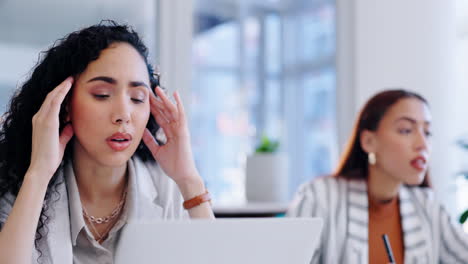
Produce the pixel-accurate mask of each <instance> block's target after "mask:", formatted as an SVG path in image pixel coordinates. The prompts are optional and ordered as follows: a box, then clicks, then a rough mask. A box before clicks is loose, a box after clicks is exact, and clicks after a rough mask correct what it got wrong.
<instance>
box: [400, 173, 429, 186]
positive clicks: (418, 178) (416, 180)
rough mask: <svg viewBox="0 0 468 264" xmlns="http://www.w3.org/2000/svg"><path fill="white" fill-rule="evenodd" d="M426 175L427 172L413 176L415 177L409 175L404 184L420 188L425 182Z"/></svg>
mask: <svg viewBox="0 0 468 264" xmlns="http://www.w3.org/2000/svg"><path fill="white" fill-rule="evenodd" d="M425 175H426V172H423V173H418V174H413V175H408V177H405V180H404V181H403V182H404V183H405V184H406V185H410V186H418V185H420V184H421V183H422V182H423V181H424V176H425Z"/></svg>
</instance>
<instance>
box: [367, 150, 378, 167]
mask: <svg viewBox="0 0 468 264" xmlns="http://www.w3.org/2000/svg"><path fill="white" fill-rule="evenodd" d="M367 160H368V161H369V164H370V165H375V163H376V162H377V158H376V156H375V153H374V152H369V154H368V155H367Z"/></svg>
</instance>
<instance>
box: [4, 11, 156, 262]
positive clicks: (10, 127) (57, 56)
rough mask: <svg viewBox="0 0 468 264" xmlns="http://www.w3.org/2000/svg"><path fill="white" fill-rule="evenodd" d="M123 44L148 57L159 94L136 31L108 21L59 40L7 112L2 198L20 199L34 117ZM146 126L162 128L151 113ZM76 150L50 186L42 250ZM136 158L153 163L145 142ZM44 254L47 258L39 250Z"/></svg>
mask: <svg viewBox="0 0 468 264" xmlns="http://www.w3.org/2000/svg"><path fill="white" fill-rule="evenodd" d="M118 42H124V43H128V44H130V45H132V46H133V47H134V48H135V49H136V50H137V51H138V53H139V54H140V55H141V57H142V58H143V59H144V61H145V63H146V65H147V69H148V73H149V76H150V85H151V87H152V90H153V92H154V89H155V87H156V86H157V85H159V78H158V76H157V75H155V74H154V72H153V71H154V70H153V67H152V66H151V65H150V63H149V62H148V49H147V48H146V46H145V45H144V44H143V42H142V39H141V38H140V36H139V35H138V34H137V33H136V32H135V31H134V30H133V29H132V28H131V27H129V26H127V25H122V24H118V23H116V22H114V21H111V20H104V21H101V22H100V23H99V24H97V25H93V26H90V27H87V28H84V29H81V30H79V31H75V32H73V33H71V34H69V35H68V36H66V37H64V38H63V39H60V40H58V41H56V42H55V43H54V44H53V45H52V47H50V48H49V49H48V50H47V51H44V52H41V54H40V55H39V59H38V63H37V64H36V66H35V68H34V69H33V70H32V73H31V75H30V78H29V79H28V80H26V81H25V82H24V84H23V85H22V86H21V87H19V89H18V91H17V92H16V94H15V95H14V96H13V98H12V99H11V101H10V103H9V108H8V111H7V112H6V113H5V114H4V115H3V122H2V124H1V128H0V198H2V197H4V196H5V195H6V194H8V193H10V194H12V195H14V196H15V197H16V196H17V195H18V192H19V189H20V187H21V185H22V182H23V179H24V175H25V173H26V171H27V170H28V167H29V165H30V162H31V144H32V118H33V116H34V115H35V114H36V112H37V111H39V109H40V107H41V105H42V103H43V102H44V100H45V98H46V96H47V94H48V93H49V92H51V91H52V90H53V89H54V88H55V87H56V86H57V85H59V84H60V83H61V82H62V81H63V80H65V79H66V78H67V77H68V76H74V77H76V76H77V75H79V74H80V73H82V72H83V71H84V70H85V69H86V67H87V66H88V64H89V63H91V62H92V61H94V60H97V59H98V58H99V55H100V53H101V51H102V50H104V49H106V48H108V47H109V46H110V45H111V44H113V43H118ZM67 101H68V98H65V101H64V104H62V106H61V109H60V114H59V120H60V130H62V129H63V127H64V126H65V124H66V121H65V119H66V116H67V110H66V104H67ZM147 128H148V129H149V130H150V131H151V132H152V133H153V134H155V133H156V131H157V130H158V129H159V126H158V125H157V123H156V121H155V119H154V118H153V116H152V115H150V119H149V121H148V124H147ZM71 148H72V144H68V146H67V149H66V150H65V155H64V158H63V160H62V163H61V165H60V167H59V168H58V169H57V171H56V173H55V175H54V176H53V177H52V179H51V181H50V183H49V186H48V188H47V192H46V196H45V200H44V203H43V208H42V211H41V216H40V219H39V223H38V227H37V231H36V238H35V245H36V248H37V249H39V248H38V241H39V240H40V239H41V238H42V237H44V236H45V235H46V234H47V232H48V230H47V222H48V215H49V214H48V210H50V209H48V208H51V206H50V205H51V203H52V202H54V201H53V200H56V199H55V198H54V199H53V198H52V194H53V193H58V192H57V186H58V185H59V184H60V183H61V182H62V181H59V180H58V177H57V175H58V172H59V171H60V170H62V169H63V166H64V163H65V162H64V161H66V160H68V158H71V152H72V150H71ZM135 155H137V156H139V157H140V158H141V159H143V160H144V161H147V160H153V161H154V158H153V156H152V155H151V152H150V151H149V150H148V148H147V147H146V146H145V144H143V142H140V145H139V146H138V148H137V150H136V152H135ZM54 196H55V195H54ZM39 252H40V255H42V252H41V251H40V249H39Z"/></svg>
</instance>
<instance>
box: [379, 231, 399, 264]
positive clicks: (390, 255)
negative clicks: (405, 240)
mask: <svg viewBox="0 0 468 264" xmlns="http://www.w3.org/2000/svg"><path fill="white" fill-rule="evenodd" d="M382 239H383V241H384V244H385V249H386V251H387V256H388V261H389V262H390V263H396V262H395V258H394V257H393V252H392V247H391V246H390V240H389V239H388V236H387V234H383V235H382Z"/></svg>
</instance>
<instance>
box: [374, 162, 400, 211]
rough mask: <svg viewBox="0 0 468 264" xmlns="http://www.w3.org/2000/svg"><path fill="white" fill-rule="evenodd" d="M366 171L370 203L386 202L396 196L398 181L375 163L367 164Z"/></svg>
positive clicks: (398, 186)
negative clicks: (367, 168)
mask: <svg viewBox="0 0 468 264" xmlns="http://www.w3.org/2000/svg"><path fill="white" fill-rule="evenodd" d="M368 172H369V174H368V177H367V188H368V195H369V200H370V201H371V202H372V203H374V204H383V203H388V202H391V201H392V200H393V199H394V198H395V197H397V196H398V191H399V190H400V185H401V182H400V181H398V180H396V179H394V178H393V177H391V176H390V175H388V173H385V172H384V171H382V170H381V169H380V168H379V167H378V166H376V165H369V170H368Z"/></svg>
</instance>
